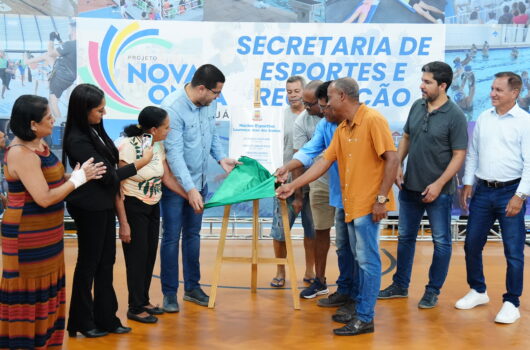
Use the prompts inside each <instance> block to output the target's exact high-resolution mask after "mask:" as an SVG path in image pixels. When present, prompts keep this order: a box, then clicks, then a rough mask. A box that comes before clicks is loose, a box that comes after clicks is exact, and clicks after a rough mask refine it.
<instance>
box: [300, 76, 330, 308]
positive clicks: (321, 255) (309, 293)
mask: <svg viewBox="0 0 530 350" xmlns="http://www.w3.org/2000/svg"><path fill="white" fill-rule="evenodd" d="M320 85H322V82H321V81H320V80H315V81H311V82H309V83H308V84H307V85H306V86H305V88H304V92H303V94H302V103H303V104H304V107H305V110H306V112H307V113H304V114H302V115H300V116H299V117H298V118H297V119H296V121H295V122H294V132H293V148H294V152H295V153H296V152H298V150H299V149H301V148H302V147H303V146H304V145H305V144H306V143H307V142H308V141H309V140H311V139H312V138H313V134H314V133H315V128H316V126H317V124H318V123H319V122H320V121H321V120H322V117H323V116H324V114H323V112H322V110H321V109H320V106H319V104H318V99H317V96H316V90H317V89H318V88H319V86H320ZM293 159H294V158H293ZM301 169H302V168H301V167H297V171H300V170H301ZM309 203H310V205H311V213H312V215H313V223H314V226H315V243H314V253H313V254H314V256H315V274H316V276H315V279H314V281H313V283H311V285H310V286H309V287H307V288H305V289H304V290H303V291H302V292H301V293H300V297H301V298H305V299H312V298H314V297H316V296H317V295H324V294H328V292H329V290H328V286H327V284H326V260H327V255H328V250H329V244H330V241H329V231H330V229H331V227H332V226H333V218H334V216H335V208H334V207H332V206H330V205H329V187H328V176H327V174H325V175H323V176H321V177H320V178H318V179H317V180H315V181H313V182H312V183H310V184H309Z"/></svg>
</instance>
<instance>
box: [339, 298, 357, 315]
mask: <svg viewBox="0 0 530 350" xmlns="http://www.w3.org/2000/svg"><path fill="white" fill-rule="evenodd" d="M355 305H356V303H355V301H353V300H352V299H349V300H348V301H347V302H346V304H344V305H342V306H341V307H339V308H338V309H337V311H335V315H341V314H353V313H355Z"/></svg>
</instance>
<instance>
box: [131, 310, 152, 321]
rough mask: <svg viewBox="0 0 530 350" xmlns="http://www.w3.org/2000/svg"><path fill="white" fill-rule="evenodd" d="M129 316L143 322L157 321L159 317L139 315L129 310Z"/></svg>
mask: <svg viewBox="0 0 530 350" xmlns="http://www.w3.org/2000/svg"><path fill="white" fill-rule="evenodd" d="M127 318H128V319H129V320H133V321H137V322H141V323H156V322H157V321H158V318H156V317H155V316H153V315H147V316H144V317H142V316H139V315H137V314H133V313H132V312H130V311H127Z"/></svg>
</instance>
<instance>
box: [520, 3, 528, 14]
mask: <svg viewBox="0 0 530 350" xmlns="http://www.w3.org/2000/svg"><path fill="white" fill-rule="evenodd" d="M519 11H520V12H521V14H524V13H525V12H526V6H525V5H524V4H523V3H522V2H519Z"/></svg>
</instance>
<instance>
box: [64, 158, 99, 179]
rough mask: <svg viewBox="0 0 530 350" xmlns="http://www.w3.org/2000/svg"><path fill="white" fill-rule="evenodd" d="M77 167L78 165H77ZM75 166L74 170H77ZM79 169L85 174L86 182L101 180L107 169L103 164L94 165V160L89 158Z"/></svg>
mask: <svg viewBox="0 0 530 350" xmlns="http://www.w3.org/2000/svg"><path fill="white" fill-rule="evenodd" d="M77 166H79V164H78V165H77ZM77 166H76V169H77ZM81 169H83V171H84V172H85V177H86V180H87V181H90V180H94V179H95V180H97V179H101V177H102V176H103V174H105V173H106V172H107V167H106V166H105V164H104V163H103V162H99V163H94V158H92V157H91V158H89V159H88V160H87V161H86V162H84V163H83V165H81ZM72 174H73V173H72Z"/></svg>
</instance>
